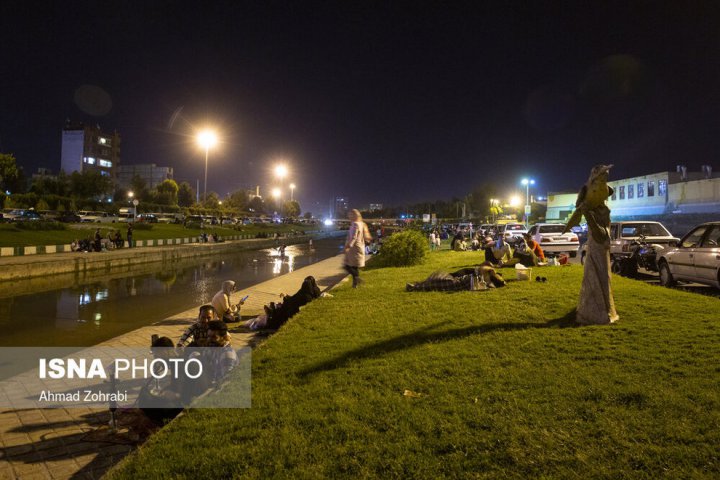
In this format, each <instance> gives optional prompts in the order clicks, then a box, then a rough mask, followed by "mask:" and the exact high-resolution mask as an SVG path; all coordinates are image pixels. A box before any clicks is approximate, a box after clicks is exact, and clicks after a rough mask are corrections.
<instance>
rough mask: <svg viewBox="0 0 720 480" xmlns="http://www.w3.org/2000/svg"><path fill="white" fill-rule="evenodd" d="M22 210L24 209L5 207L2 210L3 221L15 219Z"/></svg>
mask: <svg viewBox="0 0 720 480" xmlns="http://www.w3.org/2000/svg"><path fill="white" fill-rule="evenodd" d="M23 212H25V210H23V209H20V208H15V209H5V210H3V212H2V213H3V221H4V222H12V221H13V220H15V218H16V217H19V216H20V215H22V214H23Z"/></svg>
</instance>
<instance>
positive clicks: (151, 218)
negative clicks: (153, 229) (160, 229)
mask: <svg viewBox="0 0 720 480" xmlns="http://www.w3.org/2000/svg"><path fill="white" fill-rule="evenodd" d="M135 221H136V222H138V223H158V218H157V217H156V216H155V215H153V214H152V213H139V214H138V216H137V218H136V219H135Z"/></svg>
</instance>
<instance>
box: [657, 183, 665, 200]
mask: <svg viewBox="0 0 720 480" xmlns="http://www.w3.org/2000/svg"><path fill="white" fill-rule="evenodd" d="M666 193H667V180H659V181H658V195H660V196H661V197H662V196H664V195H665V194H666Z"/></svg>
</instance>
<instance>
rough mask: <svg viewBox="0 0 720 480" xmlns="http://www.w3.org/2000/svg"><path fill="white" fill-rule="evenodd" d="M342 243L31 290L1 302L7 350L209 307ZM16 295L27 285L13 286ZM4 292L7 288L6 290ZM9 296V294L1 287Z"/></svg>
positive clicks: (68, 342)
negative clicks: (230, 291)
mask: <svg viewBox="0 0 720 480" xmlns="http://www.w3.org/2000/svg"><path fill="white" fill-rule="evenodd" d="M337 243H338V240H323V241H316V242H315V245H314V247H315V248H314V250H310V249H308V247H307V245H292V246H288V247H287V248H286V249H285V254H284V255H280V252H279V251H278V250H277V249H265V250H259V251H247V252H240V253H237V254H234V255H230V256H228V255H223V256H222V257H221V258H220V257H209V258H204V259H194V260H189V261H181V262H178V263H174V264H160V263H158V264H148V265H144V266H141V267H142V268H141V270H142V273H141V274H135V275H132V274H129V273H127V272H126V273H121V274H104V275H103V274H100V275H99V277H96V278H95V280H94V281H91V282H84V283H79V284H73V282H72V281H65V278H66V277H61V278H59V279H58V283H57V285H55V288H54V289H48V290H46V291H38V289H37V288H35V284H34V282H33V281H32V280H28V281H26V282H25V283H26V284H27V285H26V287H27V289H26V290H25V291H24V292H21V293H19V294H17V295H14V296H10V297H7V298H3V299H2V300H0V327H2V329H3V332H4V333H3V335H2V336H1V337H0V346H46V345H47V346H49V345H53V346H86V345H94V344H96V343H98V342H100V341H103V340H106V339H109V338H112V337H115V336H117V335H120V334H122V333H125V332H127V331H130V330H133V329H135V328H138V327H140V326H143V325H147V324H150V323H153V322H156V321H159V320H162V319H164V318H167V317H169V316H172V315H174V314H176V313H178V312H181V311H183V310H187V309H189V308H192V307H194V306H197V305H200V304H202V303H207V302H209V301H210V300H211V299H212V297H213V295H214V294H215V293H216V292H217V291H218V290H219V289H220V286H221V283H222V281H223V280H228V279H232V280H235V281H236V284H237V288H238V289H243V288H246V287H248V286H250V285H254V284H256V283H260V282H262V281H265V280H267V279H270V278H272V277H274V276H277V275H281V274H284V273H287V272H291V271H293V270H295V269H297V268H301V267H303V266H306V265H309V264H311V263H314V262H316V261H318V260H322V259H324V258H327V257H329V256H332V255H335V254H336V253H338V247H337ZM14 283H15V285H13V289H14V290H15V291H17V289H21V288H22V285H17V283H18V282H14ZM0 287H1V286H0ZM0 290H2V288H0Z"/></svg>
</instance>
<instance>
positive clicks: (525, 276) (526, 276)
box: [515, 263, 532, 280]
mask: <svg viewBox="0 0 720 480" xmlns="http://www.w3.org/2000/svg"><path fill="white" fill-rule="evenodd" d="M515 277H516V278H517V279H518V280H530V279H531V278H532V268H528V267H526V266H525V265H522V264H520V263H516V264H515Z"/></svg>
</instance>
